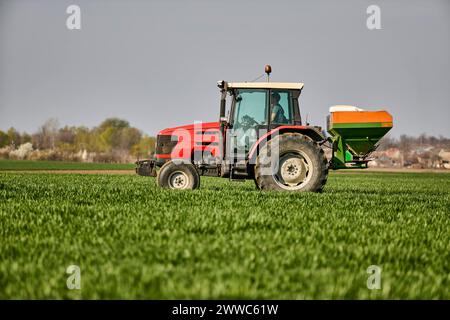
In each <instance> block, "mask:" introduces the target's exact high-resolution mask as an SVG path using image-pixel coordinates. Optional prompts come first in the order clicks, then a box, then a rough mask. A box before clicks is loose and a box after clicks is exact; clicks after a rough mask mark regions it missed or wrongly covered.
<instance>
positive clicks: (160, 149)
mask: <svg viewBox="0 0 450 320" xmlns="http://www.w3.org/2000/svg"><path fill="white" fill-rule="evenodd" d="M174 139H175V137H174ZM177 143H178V141H172V136H171V135H158V136H157V137H156V154H170V153H171V152H172V150H173V148H174V147H175V146H176V144H177Z"/></svg>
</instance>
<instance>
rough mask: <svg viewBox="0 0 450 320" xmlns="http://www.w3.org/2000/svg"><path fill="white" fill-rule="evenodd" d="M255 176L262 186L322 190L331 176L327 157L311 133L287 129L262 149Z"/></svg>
mask: <svg viewBox="0 0 450 320" xmlns="http://www.w3.org/2000/svg"><path fill="white" fill-rule="evenodd" d="M255 178H256V184H257V185H258V186H259V188H260V189H262V190H286V191H313V192H320V191H322V189H323V187H324V185H325V183H326V181H327V178H328V166H327V159H326V157H325V154H324V152H323V150H322V148H320V147H319V146H318V145H317V143H316V142H314V141H313V140H312V139H311V138H309V137H308V136H305V135H302V134H299V133H294V132H289V133H284V134H281V135H278V136H276V137H274V138H273V139H271V140H270V141H268V142H267V144H266V145H265V146H264V147H263V148H262V149H261V151H260V154H259V155H258V157H257V159H256V166H255Z"/></svg>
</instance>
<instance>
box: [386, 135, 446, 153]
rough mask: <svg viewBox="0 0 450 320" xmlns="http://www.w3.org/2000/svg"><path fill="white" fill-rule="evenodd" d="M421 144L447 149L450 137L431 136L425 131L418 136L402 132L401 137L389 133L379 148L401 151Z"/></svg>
mask: <svg viewBox="0 0 450 320" xmlns="http://www.w3.org/2000/svg"><path fill="white" fill-rule="evenodd" d="M420 146H433V147H435V148H444V149H447V148H450V138H445V137H443V136H439V137H435V136H429V135H426V134H424V133H423V134H421V135H420V136H418V137H417V136H416V137H414V136H408V135H405V134H402V135H401V136H400V137H399V138H395V137H391V136H389V135H387V136H385V137H384V138H383V139H382V140H381V141H380V146H379V148H378V150H380V151H382V150H387V149H390V148H398V149H400V150H401V151H410V150H415V149H417V148H418V147H420Z"/></svg>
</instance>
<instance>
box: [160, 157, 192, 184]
mask: <svg viewBox="0 0 450 320" xmlns="http://www.w3.org/2000/svg"><path fill="white" fill-rule="evenodd" d="M156 184H157V185H158V186H160V187H162V188H166V189H176V190H179V189H184V190H188V189H191V190H192V189H197V188H199V187H200V175H199V174H198V171H197V169H196V168H195V167H194V166H193V165H192V164H190V163H179V164H178V163H175V162H173V161H172V160H170V161H168V162H166V163H165V164H164V165H163V166H162V167H161V169H159V171H158V173H157V175H156Z"/></svg>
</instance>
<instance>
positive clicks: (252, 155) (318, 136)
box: [248, 126, 326, 164]
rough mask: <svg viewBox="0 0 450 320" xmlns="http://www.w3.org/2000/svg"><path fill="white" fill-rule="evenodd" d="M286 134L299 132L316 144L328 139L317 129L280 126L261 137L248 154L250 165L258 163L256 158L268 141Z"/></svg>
mask: <svg viewBox="0 0 450 320" xmlns="http://www.w3.org/2000/svg"><path fill="white" fill-rule="evenodd" d="M285 132H298V133H301V134H303V135H305V136H308V137H310V138H311V139H312V140H314V141H316V142H322V141H324V140H325V139H326V137H325V136H324V135H323V134H322V133H321V132H320V131H319V130H318V129H316V128H315V127H310V126H279V127H277V128H275V129H272V130H271V131H269V132H267V133H266V134H265V135H263V136H261V137H260V138H259V139H258V141H256V142H255V144H254V145H253V146H252V148H251V149H250V151H249V153H248V160H249V163H250V164H255V163H256V157H257V156H258V150H261V148H262V147H263V146H264V145H265V144H266V143H267V141H268V140H270V139H271V137H272V136H274V135H278V134H283V133H285Z"/></svg>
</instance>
